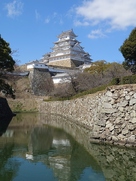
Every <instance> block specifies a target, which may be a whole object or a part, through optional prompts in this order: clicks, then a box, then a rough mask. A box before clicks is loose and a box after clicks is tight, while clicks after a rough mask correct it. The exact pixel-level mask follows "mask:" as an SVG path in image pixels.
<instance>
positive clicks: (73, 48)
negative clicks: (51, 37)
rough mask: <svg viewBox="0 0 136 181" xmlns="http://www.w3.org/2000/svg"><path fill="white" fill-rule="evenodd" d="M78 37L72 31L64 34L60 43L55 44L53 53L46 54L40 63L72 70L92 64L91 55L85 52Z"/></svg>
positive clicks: (60, 38) (59, 40)
mask: <svg viewBox="0 0 136 181" xmlns="http://www.w3.org/2000/svg"><path fill="white" fill-rule="evenodd" d="M76 37H77V36H76V35H75V33H74V32H73V30H72V29H71V30H68V31H65V32H62V33H61V34H60V35H59V36H58V41H56V42H55V43H54V47H53V48H52V52H49V53H46V54H45V55H44V56H43V58H42V59H41V60H40V62H43V63H46V64H47V65H51V66H59V67H70V68H75V67H78V66H80V65H83V64H90V63H91V58H90V55H89V53H87V52H85V51H84V49H83V47H81V46H80V42H79V41H78V40H76Z"/></svg>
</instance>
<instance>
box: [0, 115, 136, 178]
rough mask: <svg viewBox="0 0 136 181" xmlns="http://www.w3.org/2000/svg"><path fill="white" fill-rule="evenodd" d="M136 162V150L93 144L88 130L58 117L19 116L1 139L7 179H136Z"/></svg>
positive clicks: (1, 174)
mask: <svg viewBox="0 0 136 181" xmlns="http://www.w3.org/2000/svg"><path fill="white" fill-rule="evenodd" d="M56 127H57V128H56ZM64 130H65V131H64ZM66 132H67V133H66ZM68 133H69V134H68ZM70 135H71V136H70ZM73 138H74V139H73ZM75 140H76V141H75ZM82 145H84V147H85V149H84V147H83V146H82ZM135 165H136V153H135V150H132V149H129V150H126V149H125V148H118V147H111V146H104V145H96V144H90V143H89V132H88V130H84V129H82V130H81V128H80V127H78V126H77V125H73V123H70V122H67V121H66V120H65V119H60V118H59V117H56V116H54V117H53V116H52V117H49V116H46V115H38V114H35V115H34V114H20V115H17V116H16V117H15V118H14V119H13V121H12V122H11V124H10V126H9V129H8V130H7V132H6V133H5V134H4V135H3V137H1V138H0V180H4V181H9V180H11V181H18V180H19V181H24V180H29V181H31V180H32V181H36V180H40V181H42V180H43V181H44V180H49V181H105V180H106V181H127V180H128V181H129V180H131V181H135V178H136V166H135Z"/></svg>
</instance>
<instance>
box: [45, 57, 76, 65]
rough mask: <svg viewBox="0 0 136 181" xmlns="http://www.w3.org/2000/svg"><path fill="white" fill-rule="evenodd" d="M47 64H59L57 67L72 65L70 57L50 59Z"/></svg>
mask: <svg viewBox="0 0 136 181" xmlns="http://www.w3.org/2000/svg"><path fill="white" fill-rule="evenodd" d="M48 65H52V66H59V67H73V65H72V62H71V60H70V59H66V60H60V61H53V62H52V61H51V62H49V63H48Z"/></svg>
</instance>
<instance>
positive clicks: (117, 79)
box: [110, 77, 121, 85]
mask: <svg viewBox="0 0 136 181" xmlns="http://www.w3.org/2000/svg"><path fill="white" fill-rule="evenodd" d="M120 82H121V80H120V78H118V77H116V78H114V79H112V81H111V82H110V85H119V84H120Z"/></svg>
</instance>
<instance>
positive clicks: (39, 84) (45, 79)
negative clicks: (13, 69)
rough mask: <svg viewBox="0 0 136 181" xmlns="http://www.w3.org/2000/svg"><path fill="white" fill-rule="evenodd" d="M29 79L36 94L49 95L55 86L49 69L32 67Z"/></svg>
mask: <svg viewBox="0 0 136 181" xmlns="http://www.w3.org/2000/svg"><path fill="white" fill-rule="evenodd" d="M29 79H30V84H31V88H32V90H33V93H34V95H38V96H44V95H47V94H48V92H50V91H51V89H52V87H53V81H52V78H51V75H50V73H49V71H48V70H47V69H31V70H30V74H29Z"/></svg>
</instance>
